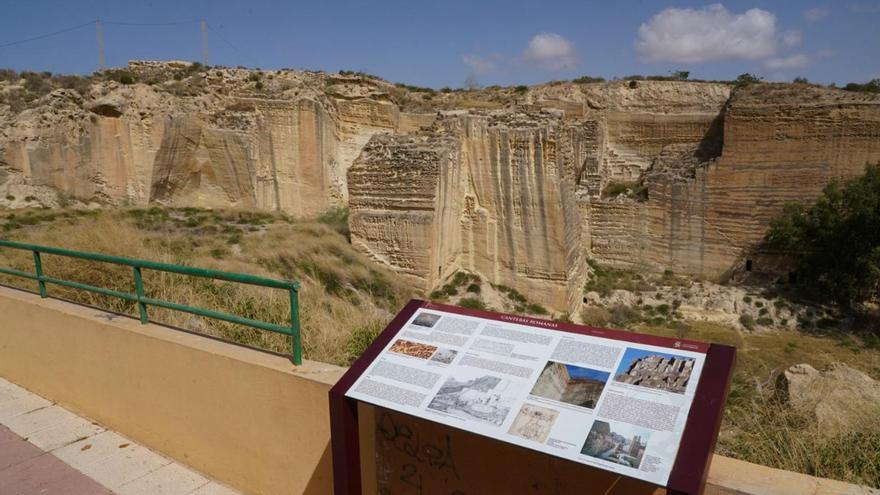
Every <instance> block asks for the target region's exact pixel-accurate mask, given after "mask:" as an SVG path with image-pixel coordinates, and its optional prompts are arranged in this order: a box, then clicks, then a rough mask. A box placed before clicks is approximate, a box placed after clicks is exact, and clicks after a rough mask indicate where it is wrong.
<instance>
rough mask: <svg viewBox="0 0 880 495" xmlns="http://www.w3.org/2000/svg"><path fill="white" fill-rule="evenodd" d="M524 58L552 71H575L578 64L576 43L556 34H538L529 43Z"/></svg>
mask: <svg viewBox="0 0 880 495" xmlns="http://www.w3.org/2000/svg"><path fill="white" fill-rule="evenodd" d="M523 58H524V59H525V60H526V61H527V62H529V63H532V64H535V65H538V66H541V67H543V68H545V69H550V70H569V69H573V68H574V67H575V66H576V65H577V62H578V59H577V53H575V50H574V43H572V42H571V41H569V40H567V39H565V38H564V37H562V36H561V35H558V34H556V33H540V34H536V35H535V36H533V37H532V39H531V40H530V41H529V46H528V47H527V48H526V50H525V52H524V53H523Z"/></svg>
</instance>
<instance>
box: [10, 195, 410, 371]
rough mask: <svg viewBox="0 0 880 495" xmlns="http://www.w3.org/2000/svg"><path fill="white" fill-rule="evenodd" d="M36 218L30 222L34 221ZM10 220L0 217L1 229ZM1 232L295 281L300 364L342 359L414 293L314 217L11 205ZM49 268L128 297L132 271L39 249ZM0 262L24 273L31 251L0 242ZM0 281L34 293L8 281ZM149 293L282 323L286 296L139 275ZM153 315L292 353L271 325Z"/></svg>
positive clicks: (65, 292)
mask: <svg viewBox="0 0 880 495" xmlns="http://www.w3.org/2000/svg"><path fill="white" fill-rule="evenodd" d="M35 217H36V218H38V220H36V221H35V220H34V218H35ZM4 222H5V224H9V223H10V220H9V218H8V214H7V215H0V224H3V223H4ZM11 222H12V223H14V224H15V226H14V227H13V228H8V229H7V232H6V233H5V234H4V238H7V239H11V240H19V241H24V242H31V243H36V244H44V245H50V246H60V247H66V248H70V249H76V250H81V251H89V252H100V253H106V254H113V255H119V256H128V257H134V258H141V259H149V260H155V261H161V262H166V263H176V264H183V265H191V266H199V267H205V268H214V269H219V270H226V271H236V272H244V273H251V274H254V275H262V276H267V277H274V278H283V279H291V280H299V281H301V282H302V285H303V288H302V290H301V292H300V306H301V312H300V318H301V322H302V328H303V347H304V353H305V356H306V357H307V358H309V359H313V360H317V361H323V362H329V363H336V364H341V365H346V364H348V363H349V362H350V360H351V359H352V356H353V354H354V353H356V350H355V351H353V350H352V339H353V337H352V335H353V334H355V333H357V334H358V335H359V336H360V337H359V339H360V340H358V342H360V344H359V345H360V346H363V345H364V343H363V340H364V339H363V337H362V336H363V335H364V331H365V330H364V329H367V330H369V332H368V334H372V333H375V332H374V330H373V329H375V328H381V327H384V325H385V324H386V323H387V322H388V321H389V320H390V318H391V317H392V316H393V314H394V313H395V312H396V311H397V310H398V309H399V306H401V305H402V304H403V303H404V302H405V301H406V300H407V299H409V298H410V297H412V295H413V290H412V289H411V288H410V287H409V286H407V285H406V284H405V283H403V282H402V281H401V280H400V279H399V278H398V277H396V276H395V275H394V274H393V273H391V272H389V271H387V270H383V269H380V268H378V267H376V266H375V265H373V264H372V263H370V262H369V261H368V260H366V259H364V258H363V257H362V256H361V255H360V254H359V253H357V252H356V251H354V249H353V248H352V247H351V245H350V244H348V241H347V240H346V238H345V237H344V235H342V234H340V233H338V232H337V231H336V230H334V229H333V228H331V227H329V226H328V225H325V224H322V223H320V222H317V221H292V220H289V219H287V218H285V217H283V216H275V215H269V214H262V213H260V214H254V213H247V212H234V211H207V210H197V209H192V208H185V209H167V210H166V209H158V208H153V209H150V210H122V211H102V212H100V213H96V214H92V215H73V214H66V213H62V212H53V213H51V214H49V213H45V212H40V211H30V212H17V213H16V214H15V218H14V219H13V220H12V221H11ZM43 264H44V271H45V273H46V274H47V275H50V276H54V277H57V278H64V279H67V280H74V281H77V282H82V283H87V284H90V285H95V286H99V287H106V288H110V289H116V290H120V291H126V292H133V281H132V274H131V269H130V268H127V267H120V266H112V265H107V264H99V263H95V262H88V261H81V260H71V259H69V258H62V257H57V256H47V255H44V262H43ZM0 265H2V266H13V267H16V268H18V269H21V270H23V271H32V270H33V261H32V260H31V258H30V253H29V252H20V251H16V250H10V249H0ZM0 282H2V283H4V284H7V285H13V286H17V287H22V288H27V289H29V290H34V289H35V284H34V283H32V282H30V281H25V280H22V279H15V278H12V277H6V276H3V277H0ZM144 282H145V286H146V289H147V293H148V295H149V296H151V297H155V298H159V299H165V300H168V301H174V302H178V303H183V304H188V305H191V306H198V307H202V308H207V309H215V310H219V311H224V312H228V313H232V314H236V315H239V316H245V317H249V318H253V319H258V320H263V321H268V322H271V323H277V324H281V325H285V324H288V323H289V321H290V320H289V318H290V311H289V302H288V297H287V294H286V292H284V291H280V290H273V289H267V288H262V287H254V286H248V285H242V284H234V283H229V282H221V281H212V280H208V279H201V278H196V277H188V276H183V275H176V274H169V273H164V272H155V271H150V270H147V271H145V272H144ZM49 291H50V294H51V295H52V296H55V297H60V298H64V299H68V300H72V301H77V302H82V303H85V304H90V305H94V306H97V307H101V308H106V309H109V310H112V311H116V312H120V313H125V314H129V315H136V314H137V312H136V308H135V306H134V305H133V304H131V303H129V302H126V301H121V300H118V299H114V298H108V297H104V296H99V295H95V294H92V293H88V292H84V291H79V290H73V289H67V288H64V287H59V286H52V285H50V288H49ZM149 313H150V319H151V320H152V321H159V322H163V323H166V324H170V325H174V326H179V327H182V328H186V329H189V330H194V331H198V332H203V333H206V334H209V335H214V336H218V337H221V338H225V339H229V340H233V341H236V342H240V343H244V344H247V345H252V346H255V347H259V348H262V349H267V350H271V351H275V352H282V353H288V352H290V341H289V340H290V339H289V338H287V337H285V336H283V335H278V334H273V333H271V332H266V331H261V330H255V329H251V328H248V327H242V326H240V325H233V324H228V323H224V322H218V321H214V320H209V319H204V318H201V317H196V316H193V315H188V314H186V313H180V312H174V311H169V310H164V309H162V308H154V307H151V308H149Z"/></svg>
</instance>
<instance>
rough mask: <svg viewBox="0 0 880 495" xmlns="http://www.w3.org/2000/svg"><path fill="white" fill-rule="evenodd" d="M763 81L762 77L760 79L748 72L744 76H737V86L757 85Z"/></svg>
mask: <svg viewBox="0 0 880 495" xmlns="http://www.w3.org/2000/svg"><path fill="white" fill-rule="evenodd" d="M762 79H763V78H762V77H759V76H756V75H754V74H750V73H748V72H746V73H744V74H740V75H739V76H737V78H736V85H737V86H745V85H748V84H756V83H759V82H761V80H762Z"/></svg>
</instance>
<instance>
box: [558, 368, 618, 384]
mask: <svg viewBox="0 0 880 495" xmlns="http://www.w3.org/2000/svg"><path fill="white" fill-rule="evenodd" d="M565 369H566V370H568V376H570V377H572V378H574V379H578V380H595V381H597V382H607V381H608V376H609V375H610V373H607V372H605V371H599V370H594V369H590V368H581V367H580V366H574V365H571V364H566V365H565Z"/></svg>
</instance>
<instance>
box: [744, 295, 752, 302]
mask: <svg viewBox="0 0 880 495" xmlns="http://www.w3.org/2000/svg"><path fill="white" fill-rule="evenodd" d="M743 302H744V303H746V304H748V303H750V302H752V296H743Z"/></svg>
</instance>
